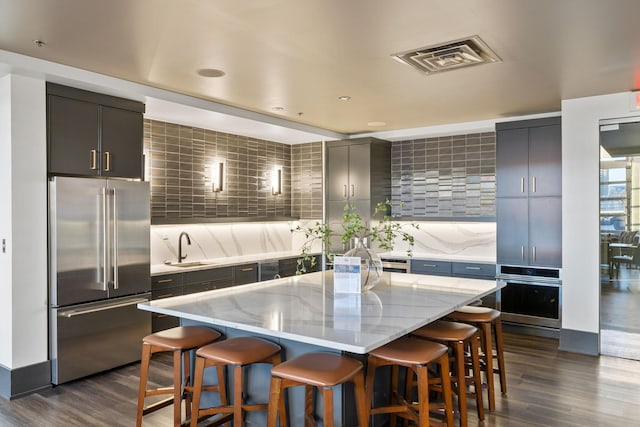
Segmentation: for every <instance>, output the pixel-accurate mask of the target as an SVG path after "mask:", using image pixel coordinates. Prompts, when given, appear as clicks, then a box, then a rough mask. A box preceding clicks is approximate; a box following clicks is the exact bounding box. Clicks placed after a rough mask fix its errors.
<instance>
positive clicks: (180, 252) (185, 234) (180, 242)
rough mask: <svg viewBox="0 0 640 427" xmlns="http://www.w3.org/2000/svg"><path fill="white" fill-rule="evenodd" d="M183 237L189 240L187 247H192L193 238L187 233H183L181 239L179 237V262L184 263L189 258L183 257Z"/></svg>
mask: <svg viewBox="0 0 640 427" xmlns="http://www.w3.org/2000/svg"><path fill="white" fill-rule="evenodd" d="M182 236H184V237H186V238H187V245H191V238H190V237H189V235H188V234H187V232H186V231H183V232H182V233H180V237H178V262H182V260H183V259H185V258H186V257H187V256H186V255H182Z"/></svg>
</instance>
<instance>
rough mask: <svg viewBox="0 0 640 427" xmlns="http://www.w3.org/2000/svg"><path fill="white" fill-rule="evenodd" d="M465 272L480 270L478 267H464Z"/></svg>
mask: <svg viewBox="0 0 640 427" xmlns="http://www.w3.org/2000/svg"><path fill="white" fill-rule="evenodd" d="M465 268H466V269H467V270H480V267H465Z"/></svg>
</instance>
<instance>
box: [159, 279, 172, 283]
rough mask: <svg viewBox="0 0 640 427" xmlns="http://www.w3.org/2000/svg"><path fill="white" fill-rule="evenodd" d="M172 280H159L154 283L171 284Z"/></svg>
mask: <svg viewBox="0 0 640 427" xmlns="http://www.w3.org/2000/svg"><path fill="white" fill-rule="evenodd" d="M171 282H173V279H160V280H158V281H157V282H156V283H171Z"/></svg>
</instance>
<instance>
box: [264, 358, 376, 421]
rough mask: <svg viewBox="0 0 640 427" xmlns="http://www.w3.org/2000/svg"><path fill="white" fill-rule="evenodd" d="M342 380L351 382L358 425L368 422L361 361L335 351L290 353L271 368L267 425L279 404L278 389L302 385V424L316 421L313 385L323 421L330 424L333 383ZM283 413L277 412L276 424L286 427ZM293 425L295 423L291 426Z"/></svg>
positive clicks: (279, 394)
mask: <svg viewBox="0 0 640 427" xmlns="http://www.w3.org/2000/svg"><path fill="white" fill-rule="evenodd" d="M346 382H351V383H353V385H354V389H355V394H356V396H355V397H356V410H357V412H358V422H359V425H360V427H368V426H369V414H368V411H367V404H366V403H365V402H366V400H365V396H366V395H365V388H364V373H363V368H362V363H360V362H359V361H357V360H355V359H352V358H350V357H347V356H341V355H339V354H335V353H324V352H312V353H305V354H303V355H301V356H298V357H294V358H293V359H291V360H287V361H286V362H283V363H281V364H279V365H278V366H275V367H274V368H273V369H272V370H271V385H270V391H269V393H270V395H269V413H268V417H267V427H275V426H276V419H277V414H278V411H279V408H281V407H282V401H283V396H282V391H283V390H284V389H286V388H288V387H295V386H300V385H303V386H305V408H304V417H305V421H304V425H305V427H306V426H314V425H316V422H315V419H314V415H313V409H314V405H313V388H314V387H316V388H317V389H318V391H319V392H320V393H321V394H322V399H323V408H324V411H323V425H324V426H325V427H333V425H334V423H333V387H335V386H336V385H339V384H343V383H346ZM287 425H288V423H287V417H286V416H283V415H282V413H281V415H280V426H281V427H286V426H287ZM294 427H297V425H296V426H294Z"/></svg>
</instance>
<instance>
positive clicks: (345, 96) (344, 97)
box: [338, 95, 351, 101]
mask: <svg viewBox="0 0 640 427" xmlns="http://www.w3.org/2000/svg"><path fill="white" fill-rule="evenodd" d="M338 99H339V100H340V101H348V100H350V99H351V97H350V96H347V95H342V96H339V97H338Z"/></svg>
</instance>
